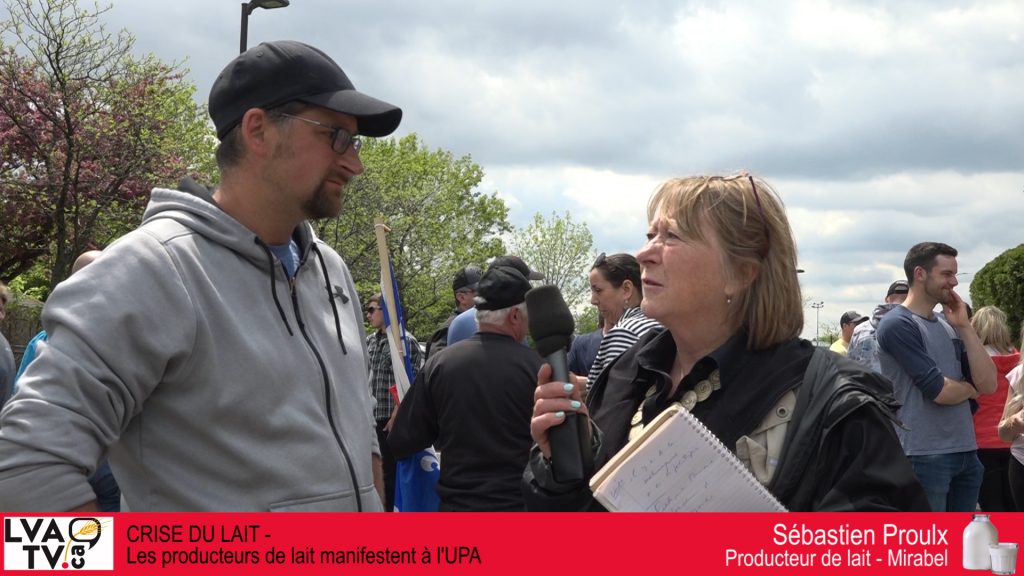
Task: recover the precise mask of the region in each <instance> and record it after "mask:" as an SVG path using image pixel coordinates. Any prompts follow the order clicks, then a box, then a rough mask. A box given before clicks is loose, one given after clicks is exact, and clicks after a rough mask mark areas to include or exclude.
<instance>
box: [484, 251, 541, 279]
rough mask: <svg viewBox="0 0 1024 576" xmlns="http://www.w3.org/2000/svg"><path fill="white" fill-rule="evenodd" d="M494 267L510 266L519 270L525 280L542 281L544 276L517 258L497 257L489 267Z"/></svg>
mask: <svg viewBox="0 0 1024 576" xmlns="http://www.w3.org/2000/svg"><path fill="white" fill-rule="evenodd" d="M494 266H510V267H512V268H515V269H516V270H519V272H520V273H521V274H522V275H523V276H524V277H526V279H527V280H543V279H544V275H543V274H541V273H540V272H537V271H536V270H534V269H532V268H530V266H529V265H528V264H527V263H526V262H524V261H523V259H522V258H520V257H519V256H511V255H506V256H498V257H497V258H495V259H494V260H492V261H491V264H490V267H492V268H493V267H494Z"/></svg>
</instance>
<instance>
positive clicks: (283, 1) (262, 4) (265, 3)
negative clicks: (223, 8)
mask: <svg viewBox="0 0 1024 576" xmlns="http://www.w3.org/2000/svg"><path fill="white" fill-rule="evenodd" d="M289 4H291V1H290V0H252V1H251V2H242V37H241V39H240V41H239V44H238V53H239V54H241V53H242V52H245V49H246V48H247V44H248V43H249V42H248V36H249V14H252V11H253V10H255V9H257V8H264V9H266V10H273V9H274V8H285V7H287V6H288V5H289Z"/></svg>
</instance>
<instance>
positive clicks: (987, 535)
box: [964, 514, 999, 570]
mask: <svg viewBox="0 0 1024 576" xmlns="http://www.w3.org/2000/svg"><path fill="white" fill-rule="evenodd" d="M998 543H999V535H998V534H997V532H996V527H995V526H993V525H992V523H991V522H989V520H988V514H975V515H974V518H973V519H972V520H971V522H970V524H968V525H967V527H966V528H964V569H966V570H991V569H992V557H991V556H990V555H989V550H988V546H989V544H998Z"/></svg>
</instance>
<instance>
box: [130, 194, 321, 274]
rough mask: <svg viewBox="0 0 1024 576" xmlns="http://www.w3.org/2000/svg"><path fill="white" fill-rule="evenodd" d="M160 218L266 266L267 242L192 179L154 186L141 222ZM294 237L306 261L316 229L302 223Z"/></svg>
mask: <svg viewBox="0 0 1024 576" xmlns="http://www.w3.org/2000/svg"><path fill="white" fill-rule="evenodd" d="M161 218H169V219H171V220H174V221H176V222H180V223H182V224H184V225H186V226H188V227H189V228H190V229H191V230H193V231H195V232H196V233H197V234H200V235H201V236H203V237H204V238H207V239H209V240H210V241H211V242H214V243H216V244H220V245H222V246H225V247H227V248H229V249H231V250H232V251H234V252H237V253H238V254H239V255H240V256H242V257H244V258H245V259H247V260H249V261H251V262H252V263H253V264H254V265H256V266H259V267H266V265H267V251H266V249H265V246H266V244H265V243H264V242H263V241H262V240H260V238H259V237H258V236H257V235H256V234H255V233H254V232H253V231H252V230H250V229H248V228H246V227H245V226H244V225H243V224H242V223H241V222H239V221H238V220H235V219H234V218H233V217H232V216H231V215H230V214H227V213H226V212H224V210H222V209H221V207H220V206H218V205H217V202H216V201H214V199H213V193H212V191H211V190H210V189H208V188H206V187H205V186H202V185H200V184H198V183H197V182H195V181H194V180H192V179H191V178H185V179H184V180H182V181H181V190H168V189H166V188H154V189H153V193H152V195H151V196H150V200H149V205H148V206H146V211H145V212H144V213H143V215H142V223H143V224H146V223H149V222H152V221H154V220H158V219H161ZM295 237H296V240H297V241H298V243H299V255H300V258H299V259H300V261H305V260H306V256H308V254H309V249H310V245H311V244H312V243H313V232H312V229H311V228H310V226H309V224H308V223H306V222H302V223H301V224H299V226H298V227H297V228H296V234H295Z"/></svg>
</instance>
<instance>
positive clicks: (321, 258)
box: [312, 244, 348, 355]
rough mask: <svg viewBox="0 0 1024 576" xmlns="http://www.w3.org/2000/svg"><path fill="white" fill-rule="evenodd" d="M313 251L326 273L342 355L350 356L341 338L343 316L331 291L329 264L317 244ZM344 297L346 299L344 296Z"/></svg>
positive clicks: (325, 281)
mask: <svg viewBox="0 0 1024 576" xmlns="http://www.w3.org/2000/svg"><path fill="white" fill-rule="evenodd" d="M312 249H313V252H315V253H316V259H317V260H318V261H319V262H320V269H321V270H322V271H323V273H324V289H325V290H327V299H328V300H330V301H331V311H332V312H334V329H335V331H337V333H338V343H339V344H341V353H342V354H345V355H348V349H346V348H345V339H344V338H342V336H341V316H340V315H339V314H338V305H337V304H335V303H334V292H333V291H332V290H331V276H330V275H329V274H328V273H327V263H326V262H324V255H323V254H321V253H320V249H319V248H317V247H316V244H313V246H312ZM342 296H343V297H344V294H343V295H342Z"/></svg>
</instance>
